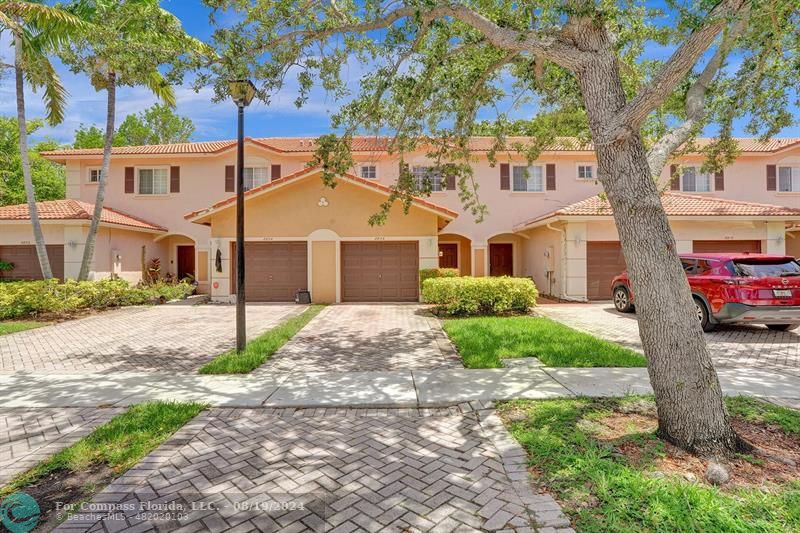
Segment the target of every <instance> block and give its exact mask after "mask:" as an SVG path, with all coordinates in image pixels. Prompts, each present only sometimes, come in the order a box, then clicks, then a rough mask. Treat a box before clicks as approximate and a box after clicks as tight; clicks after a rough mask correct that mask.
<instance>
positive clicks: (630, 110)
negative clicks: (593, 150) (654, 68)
mask: <svg viewBox="0 0 800 533" xmlns="http://www.w3.org/2000/svg"><path fill="white" fill-rule="evenodd" d="M749 5H750V0H722V1H721V2H720V3H719V4H717V6H716V7H714V9H712V10H711V12H710V13H709V14H708V16H707V18H708V19H710V20H711V22H710V23H709V24H706V25H705V26H703V27H702V28H700V29H698V30H696V31H694V32H693V33H692V34H691V35H689V37H688V38H687V39H686V41H684V43H683V44H682V45H681V46H680V47H679V48H678V50H677V51H676V52H675V53H674V54H673V55H672V57H670V59H669V60H668V61H667V62H666V63H664V65H663V66H662V67H661V70H660V71H659V72H658V73H657V74H656V76H655V77H654V78H653V80H652V81H651V82H650V83H649V84H648V85H647V87H645V89H644V90H643V91H642V92H640V93H639V94H638V95H637V96H636V97H634V98H633V99H631V101H630V102H628V104H627V105H626V106H625V107H624V108H622V110H621V111H620V112H619V113H618V114H617V116H616V118H615V120H614V121H613V122H612V123H611V125H609V127H608V128H607V129H606V132H605V134H604V135H603V137H604V141H605V142H614V141H617V140H622V139H624V138H626V137H628V135H630V134H631V132H634V131H638V130H639V127H640V126H641V124H642V123H643V122H644V120H645V119H646V118H647V116H648V115H649V114H650V113H651V112H652V111H653V109H655V108H657V107H658V106H659V105H661V104H662V103H664V101H665V100H666V99H667V97H668V96H669V95H670V93H672V91H673V90H674V89H675V87H676V86H677V85H678V83H680V81H681V80H682V79H683V78H684V77H685V76H686V74H687V73H688V72H689V71H690V70H691V69H692V67H694V65H695V64H696V63H697V60H698V59H700V57H701V56H702V55H703V54H704V53H705V52H706V50H708V47H709V46H710V45H711V43H713V42H714V39H716V37H717V35H718V34H719V33H720V32H721V31H722V30H723V29H724V28H725V26H726V25H727V24H728V22H729V21H728V18H729V17H731V16H735V15H737V13H739V12H741V11H743V10H745V9H749Z"/></svg>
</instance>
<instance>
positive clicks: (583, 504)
mask: <svg viewBox="0 0 800 533" xmlns="http://www.w3.org/2000/svg"><path fill="white" fill-rule="evenodd" d="M626 402H642V398H635V397H634V398H622V399H603V400H593V399H570V400H545V401H516V402H509V403H507V404H503V405H502V406H500V414H501V417H503V418H504V419H505V420H510V421H508V422H506V424H507V426H508V428H509V430H510V431H511V433H512V435H513V436H514V437H515V438H516V439H517V440H518V441H519V442H520V443H521V444H522V445H523V446H524V447H525V448H526V449H527V451H528V456H529V459H530V463H531V465H532V466H533V471H534V472H535V474H534V476H535V477H536V478H537V484H539V485H542V486H544V487H546V488H547V490H548V491H550V492H551V493H553V495H554V496H555V498H556V499H557V500H559V502H560V503H561V504H562V506H563V507H564V511H565V512H566V513H567V514H568V515H569V516H570V518H571V519H572V520H573V526H574V527H575V528H576V529H577V530H578V531H597V532H600V531H664V532H670V533H671V532H674V531H725V532H728V531H737V532H738V531H741V532H749V531H764V532H766V531H775V532H778V531H800V481H793V482H786V483H783V484H770V483H766V484H764V485H762V486H759V487H755V488H746V487H738V488H731V489H727V490H725V491H723V490H720V489H718V488H715V487H712V486H709V485H706V484H702V483H690V482H688V481H686V480H684V479H683V478H682V477H681V476H678V475H667V476H665V477H657V476H653V475H652V474H651V471H653V470H655V466H654V462H655V461H656V460H657V459H658V458H659V457H661V456H662V455H663V450H664V445H663V443H662V442H661V441H660V440H658V439H657V438H656V437H655V435H654V434H653V433H652V432H649V433H648V432H639V433H637V432H635V431H631V432H630V433H627V434H625V435H624V436H621V437H619V438H616V439H614V440H613V441H611V442H609V441H608V440H605V439H600V440H598V438H596V437H597V433H596V431H595V430H593V427H594V426H596V425H597V424H599V422H600V421H601V420H602V419H603V418H605V417H606V416H608V415H609V414H611V413H614V412H615V410H617V409H619V408H620V407H622V406H623V405H624V404H625V403H626ZM628 405H630V404H628ZM728 406H729V409H730V412H731V414H733V415H736V416H740V417H742V418H745V419H750V420H752V421H766V422H769V423H770V424H777V425H778V426H780V427H781V428H782V430H783V431H784V432H785V433H789V434H794V435H797V434H798V430H799V429H800V413H798V412H796V411H792V410H790V409H783V408H780V407H775V406H772V405H770V404H765V403H762V402H758V401H756V400H752V399H745V398H732V399H729V400H728ZM625 443H629V444H636V445H637V446H640V447H641V448H642V449H645V450H648V453H643V454H642V457H641V458H640V459H639V460H638V461H637V462H636V463H633V462H632V461H631V460H630V459H629V457H628V456H623V457H622V458H620V457H619V456H618V455H615V454H613V453H612V452H613V450H614V449H615V448H617V449H620V448H622V447H623V446H625Z"/></svg>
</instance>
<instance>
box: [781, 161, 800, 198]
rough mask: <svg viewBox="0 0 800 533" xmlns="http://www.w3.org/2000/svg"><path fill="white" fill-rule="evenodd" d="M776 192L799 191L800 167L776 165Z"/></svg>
mask: <svg viewBox="0 0 800 533" xmlns="http://www.w3.org/2000/svg"><path fill="white" fill-rule="evenodd" d="M778 192H800V167H778Z"/></svg>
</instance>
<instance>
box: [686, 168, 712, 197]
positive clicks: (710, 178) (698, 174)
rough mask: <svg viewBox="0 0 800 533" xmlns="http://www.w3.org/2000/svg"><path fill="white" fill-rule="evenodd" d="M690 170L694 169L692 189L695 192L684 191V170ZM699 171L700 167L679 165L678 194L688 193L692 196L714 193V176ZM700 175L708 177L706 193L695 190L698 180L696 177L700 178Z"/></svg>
mask: <svg viewBox="0 0 800 533" xmlns="http://www.w3.org/2000/svg"><path fill="white" fill-rule="evenodd" d="M690 168H691V169H694V171H695V175H694V189H695V190H693V191H687V190H686V181H685V178H686V170H687V169H690ZM700 169H701V167H700V165H681V187H680V192H688V193H692V194H709V193H713V192H716V190H715V188H714V185H715V183H714V174H713V173H711V172H702V171H701V170H700ZM701 175H705V176H708V190H707V191H698V190H697V178H698V176H701Z"/></svg>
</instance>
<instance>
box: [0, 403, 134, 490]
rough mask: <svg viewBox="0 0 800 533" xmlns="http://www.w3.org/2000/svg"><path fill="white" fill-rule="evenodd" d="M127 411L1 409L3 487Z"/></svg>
mask: <svg viewBox="0 0 800 533" xmlns="http://www.w3.org/2000/svg"><path fill="white" fill-rule="evenodd" d="M123 411H124V409H119V408H109V409H97V408H81V409H73V408H68V407H67V408H57V409H13V408H12V409H7V408H0V487H2V486H3V485H4V484H6V483H7V482H9V481H10V480H11V479H13V478H14V476H15V475H17V474H19V473H20V472H24V471H25V470H27V469H29V468H31V467H32V466H34V465H35V464H36V463H38V462H39V461H41V460H42V459H45V458H47V457H49V456H50V455H52V454H54V453H56V452H58V451H60V450H62V449H64V448H66V447H67V446H70V445H72V444H73V443H74V442H75V441H77V440H78V439H80V438H82V437H84V436H86V435H88V434H89V433H90V432H91V431H92V430H93V429H94V428H96V427H97V426H99V425H100V424H103V423H105V422H107V421H108V420H110V419H111V418H112V417H114V416H116V415H118V414H120V413H122V412H123Z"/></svg>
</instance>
